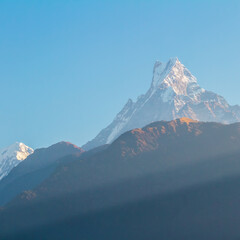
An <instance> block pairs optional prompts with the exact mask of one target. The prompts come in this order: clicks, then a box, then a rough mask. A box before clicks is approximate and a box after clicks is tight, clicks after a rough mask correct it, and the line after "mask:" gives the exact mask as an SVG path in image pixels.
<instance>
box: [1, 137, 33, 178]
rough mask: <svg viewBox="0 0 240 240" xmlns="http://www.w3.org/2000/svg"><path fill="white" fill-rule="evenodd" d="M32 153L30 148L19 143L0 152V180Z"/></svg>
mask: <svg viewBox="0 0 240 240" xmlns="http://www.w3.org/2000/svg"><path fill="white" fill-rule="evenodd" d="M33 152H34V150H33V149H32V148H30V147H28V146H26V145H25V144H24V143H19V142H16V143H14V144H12V145H10V146H9V147H7V148H4V149H2V150H0V180H1V179H2V178H3V177H5V176H6V175H8V173H9V172H10V171H11V170H12V169H13V168H14V167H16V166H17V165H18V164H19V163H20V162H21V161H23V160H25V159H26V158H27V157H28V156H29V155H30V154H32V153H33Z"/></svg>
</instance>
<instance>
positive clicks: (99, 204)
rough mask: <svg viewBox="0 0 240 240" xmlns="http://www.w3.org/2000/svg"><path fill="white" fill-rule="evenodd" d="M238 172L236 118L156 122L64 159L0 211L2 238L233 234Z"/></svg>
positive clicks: (239, 135)
mask: <svg viewBox="0 0 240 240" xmlns="http://www.w3.org/2000/svg"><path fill="white" fill-rule="evenodd" d="M239 178H240V124H238V123H236V124H231V125H223V124H219V123H204V122H196V121H193V120H190V119H186V118H182V119H178V120H175V121H170V122H166V121H162V122H155V123H152V124H150V125H148V126H146V127H144V128H142V129H134V130H132V131H129V132H126V133H124V134H123V135H121V136H120V137H119V138H118V139H117V140H116V141H114V142H113V143H112V144H111V145H110V146H109V147H107V148H106V149H105V150H103V151H100V152H96V153H95V154H93V155H91V154H90V155H89V156H86V157H85V158H84V157H79V158H77V159H76V160H73V161H71V162H68V161H65V162H64V163H63V164H61V165H60V166H59V167H58V168H57V169H56V170H55V172H54V173H53V174H52V175H51V176H50V177H48V178H47V179H46V180H45V181H44V182H43V183H42V184H40V185H39V186H38V187H37V188H35V189H34V190H32V191H26V192H24V193H22V194H21V195H19V196H18V197H17V198H15V199H14V200H13V201H12V202H10V203H9V204H8V205H7V206H6V207H5V208H4V209H3V210H2V211H1V214H0V226H1V230H0V236H1V237H2V238H3V239H4V238H6V239H10V238H11V237H12V238H13V239H33V238H34V239H54V238H57V239H67V238H71V239H168V240H169V239H226V236H227V239H235V238H234V237H237V236H240V230H238V226H237V224H236V221H235V222H234V219H235V220H238V219H239V218H240V217H239V214H238V210H237V209H236V208H237V206H238V201H239V199H240V193H239V191H238V187H237V186H238V182H239ZM233 213H234V214H233ZM224 237H225V238H224Z"/></svg>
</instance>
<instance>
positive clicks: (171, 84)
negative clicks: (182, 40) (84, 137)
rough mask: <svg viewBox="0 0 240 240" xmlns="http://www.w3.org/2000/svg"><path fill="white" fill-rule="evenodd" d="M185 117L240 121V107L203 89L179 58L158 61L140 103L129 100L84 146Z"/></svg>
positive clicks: (139, 99) (84, 147)
mask: <svg viewBox="0 0 240 240" xmlns="http://www.w3.org/2000/svg"><path fill="white" fill-rule="evenodd" d="M182 117H187V118H191V119H195V120H199V121H212V122H222V123H233V122H238V121H240V107H239V106H238V105H236V106H231V105H229V104H228V103H227V101H226V100H225V99H224V98H223V97H222V96H220V95H218V94H216V93H214V92H210V91H207V90H205V89H203V88H201V87H200V86H199V85H198V83H197V79H196V77H194V76H193V75H192V74H191V72H190V71H189V70H188V69H187V68H186V67H185V66H184V65H183V64H182V63H181V62H180V61H179V60H178V58H177V57H175V58H171V59H170V60H169V61H168V62H167V63H161V62H160V61H156V63H155V65H154V68H153V78H152V83H151V86H150V88H149V90H148V91H147V92H146V94H143V95H140V96H139V97H138V98H137V101H136V102H133V101H132V100H131V99H130V100H128V102H127V103H126V105H125V106H124V108H123V109H122V110H121V111H120V112H119V113H118V114H117V116H116V117H115V118H114V120H113V122H112V123H111V124H110V125H109V126H108V127H107V128H105V129H103V130H102V131H101V132H100V133H99V134H98V135H97V136H96V137H95V138H94V139H93V140H92V141H90V142H88V143H87V144H85V145H84V146H83V149H85V150H88V149H91V148H94V147H97V146H100V145H103V144H106V143H111V142H112V141H114V140H115V139H116V138H117V137H118V136H120V135H121V134H122V133H124V132H126V131H128V130H131V129H134V128H141V127H144V126H145V125H147V124H149V123H151V122H155V121H161V120H167V121H169V120H174V119H177V118H182Z"/></svg>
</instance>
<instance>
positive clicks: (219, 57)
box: [0, 0, 240, 148]
mask: <svg viewBox="0 0 240 240" xmlns="http://www.w3.org/2000/svg"><path fill="white" fill-rule="evenodd" d="M239 12H240V1H227V0H226V1H221V0H217V1H209V0H208V1H204V0H201V1H200V0H199V1H194V0H191V1H184V0H183V1H169V0H168V1H160V0H157V1H152V0H146V1H141V0H136V1H133V0H132V1H131V0H128V1H125V0H121V1H113V0H112V1H104V0H102V1H91V0H86V1H81V0H78V1H73V0H65V1H63V0H55V1H54V0H41V1H39V0H28V1H27V0H21V1H19V0H15V1H14V0H11V1H9V0H1V1H0V81H1V94H0V119H1V124H0V132H1V138H0V148H1V147H5V146H7V145H9V144H12V143H14V142H15V141H22V142H24V143H25V144H27V145H29V146H32V147H34V148H37V147H44V146H48V145H50V144H53V143H55V142H58V141H61V140H66V141H71V142H73V143H75V144H77V145H79V146H80V145H82V144H84V143H85V142H86V141H88V140H90V139H92V138H93V137H94V136H95V135H96V134H97V133H98V132H99V131H100V130H101V129H102V128H104V127H106V126H107V125H108V124H109V123H110V122H111V121H112V119H113V118H114V116H115V115H116V114H117V113H118V111H119V110H120V109H121V108H122V107H123V105H124V104H125V103H126V101H127V100H128V98H133V99H136V97H137V96H138V95H140V94H142V93H145V92H146V91H147V89H148V88H149V86H150V83H151V78H152V68H153V64H154V62H155V60H160V61H167V60H168V58H169V57H174V56H177V57H178V58H179V59H180V61H181V62H182V63H183V64H184V65H185V66H187V67H188V68H189V69H190V70H191V72H192V73H193V74H194V75H195V76H196V77H197V78H198V82H199V84H200V85H201V86H202V87H204V88H206V89H209V90H214V91H215V92H217V93H219V94H221V95H223V96H224V97H225V98H226V99H227V100H228V101H229V102H230V103H231V104H240V95H239V89H240V73H239V70H240V69H239V68H240V61H239V55H240V27H239V24H240V14H239Z"/></svg>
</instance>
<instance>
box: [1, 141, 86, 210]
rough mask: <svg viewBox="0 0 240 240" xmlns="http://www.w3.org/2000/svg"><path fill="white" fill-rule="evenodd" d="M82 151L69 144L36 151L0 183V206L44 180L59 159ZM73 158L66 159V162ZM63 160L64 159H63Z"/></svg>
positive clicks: (65, 143)
mask: <svg viewBox="0 0 240 240" xmlns="http://www.w3.org/2000/svg"><path fill="white" fill-rule="evenodd" d="M83 152H84V150H83V149H81V148H79V147H77V146H75V145H73V144H71V143H69V142H59V143H56V144H54V145H52V146H50V147H48V148H41V149H36V150H35V152H34V153H33V154H31V155H30V156H28V157H27V158H26V160H24V162H21V163H20V164H19V165H18V166H16V167H15V168H14V169H12V171H11V172H10V173H9V174H8V175H7V176H6V177H5V178H4V179H2V181H1V182H0V206H2V205H3V204H5V203H6V202H8V201H10V200H11V199H12V198H14V197H15V196H16V195H17V194H19V193H21V192H22V191H24V190H31V189H33V188H34V187H36V186H37V185H38V184H40V183H41V182H42V181H43V180H44V179H46V178H47V177H48V176H49V175H50V174H51V173H52V172H53V171H54V170H55V169H56V167H57V166H59V165H60V164H61V158H64V157H66V156H69V155H77V156H79V155H81V154H82V153H83ZM72 158H73V159H74V156H73V157H68V161H70V159H72ZM63 160H64V159H63Z"/></svg>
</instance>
